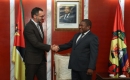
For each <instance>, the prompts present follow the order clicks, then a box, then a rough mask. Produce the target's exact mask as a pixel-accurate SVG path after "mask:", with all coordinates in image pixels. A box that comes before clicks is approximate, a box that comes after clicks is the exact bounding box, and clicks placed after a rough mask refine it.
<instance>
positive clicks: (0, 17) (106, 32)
mask: <svg viewBox="0 0 130 80" xmlns="http://www.w3.org/2000/svg"><path fill="white" fill-rule="evenodd" d="M16 1H17V0H16ZM52 2H53V3H54V0H52ZM9 3H10V1H9V0H0V10H1V11H0V24H1V26H0V28H1V29H0V37H1V38H0V63H1V64H0V80H10V41H9V40H10V7H9V6H10V4H9ZM117 3H118V0H98V1H97V0H89V10H88V11H89V19H91V21H92V23H93V26H92V29H91V30H92V31H93V33H95V34H96V35H97V36H98V37H99V42H100V45H99V55H98V60H97V68H96V71H95V73H96V72H107V70H108V59H109V50H110V43H111V38H112V30H113V23H114V16H115V10H116V6H117ZM16 5H17V4H16ZM23 5H24V12H25V23H27V22H28V21H29V19H30V17H31V15H30V11H31V9H32V8H33V7H35V6H38V7H41V8H43V9H44V11H46V0H38V1H37V0H23ZM53 6H54V5H53ZM129 8H130V0H125V12H124V25H125V32H126V40H127V46H128V55H129V59H130V36H129V35H130V32H129V30H130V24H129V22H130V15H129V14H130V10H129ZM16 9H17V8H16ZM52 10H53V13H54V9H52ZM16 11H17V10H16ZM53 13H52V18H53V19H54V14H53ZM45 19H46V18H45ZM45 24H46V22H45ZM52 25H53V26H52V27H53V28H52V44H62V43H65V42H68V41H69V40H70V39H71V38H72V37H73V35H74V34H75V33H76V32H78V31H55V30H54V27H55V26H54V23H53V20H52ZM44 30H45V32H46V27H45V29H44ZM45 36H46V34H45ZM70 50H71V49H69V50H66V51H62V52H61V53H63V54H64V53H69V52H70ZM52 64H53V63H52ZM94 79H95V74H94V76H93V80H94Z"/></svg>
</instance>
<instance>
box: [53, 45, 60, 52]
mask: <svg viewBox="0 0 130 80" xmlns="http://www.w3.org/2000/svg"><path fill="white" fill-rule="evenodd" d="M59 49H60V48H59V46H58V45H55V44H54V45H52V46H51V50H52V51H55V52H58V51H59Z"/></svg>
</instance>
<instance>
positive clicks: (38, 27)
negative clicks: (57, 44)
mask: <svg viewBox="0 0 130 80" xmlns="http://www.w3.org/2000/svg"><path fill="white" fill-rule="evenodd" d="M37 29H38V31H39V33H40V35H41V37H42V38H43V34H42V31H41V28H40V26H39V24H37Z"/></svg>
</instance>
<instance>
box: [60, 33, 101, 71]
mask: <svg viewBox="0 0 130 80" xmlns="http://www.w3.org/2000/svg"><path fill="white" fill-rule="evenodd" d="M79 35H80V33H78V34H76V35H75V36H74V37H73V39H72V40H70V42H68V43H66V44H63V45H59V48H60V50H59V51H62V50H65V49H69V48H72V51H71V53H70V60H69V69H73V70H76V71H87V69H88V68H89V69H93V70H94V69H95V66H96V59H97V54H98V44H99V43H98V37H97V36H96V35H94V34H92V33H91V32H89V33H87V34H86V35H85V36H84V37H83V38H82V40H80V41H79V42H78V43H77V44H76V40H77V37H78V36H79Z"/></svg>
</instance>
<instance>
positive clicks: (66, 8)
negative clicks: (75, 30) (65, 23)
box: [64, 6, 70, 14]
mask: <svg viewBox="0 0 130 80" xmlns="http://www.w3.org/2000/svg"><path fill="white" fill-rule="evenodd" d="M64 11H65V13H66V14H68V13H70V8H69V7H68V6H66V7H65V10H64Z"/></svg>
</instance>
